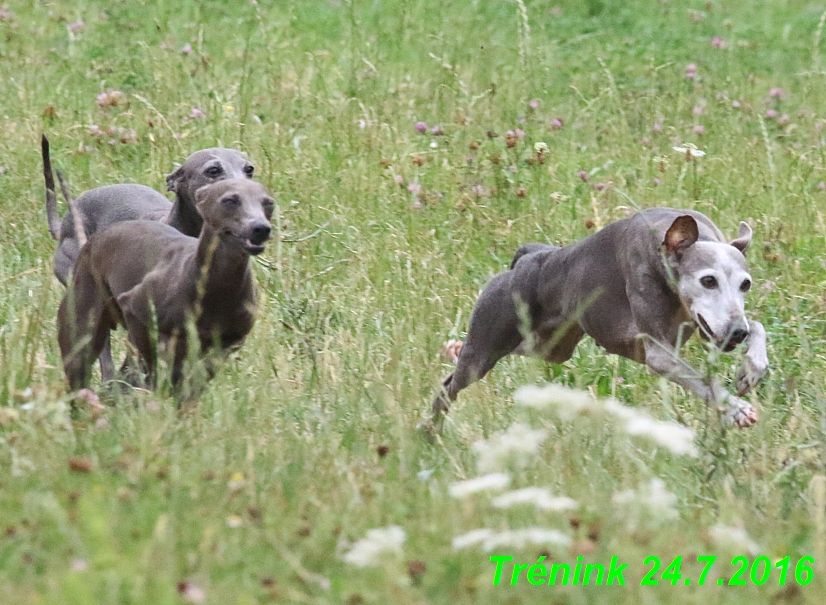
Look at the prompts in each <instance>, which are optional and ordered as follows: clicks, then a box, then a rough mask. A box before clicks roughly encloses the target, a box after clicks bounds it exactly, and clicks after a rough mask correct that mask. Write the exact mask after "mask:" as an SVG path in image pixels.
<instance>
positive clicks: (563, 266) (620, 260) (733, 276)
mask: <svg viewBox="0 0 826 605" xmlns="http://www.w3.org/2000/svg"><path fill="white" fill-rule="evenodd" d="M751 237H752V230H751V228H750V227H749V226H748V224H746V223H744V222H741V223H740V232H739V234H738V237H737V238H736V239H734V240H732V241H730V242H726V241H725V239H724V237H723V234H722V233H721V232H720V230H719V229H718V228H717V227H716V226H715V225H714V223H712V222H711V220H709V219H708V217H706V216H704V215H703V214H700V213H699V212H694V211H690V210H673V209H670V208H654V209H650V210H645V211H642V212H639V213H637V214H635V215H633V216H631V217H629V218H626V219H623V220H620V221H617V222H615V223H612V224H610V225H608V226H607V227H605V228H604V229H602V230H601V231H599V232H597V233H595V234H594V235H592V236H590V237H588V238H586V239H584V240H582V241H579V242H576V243H574V244H571V245H568V246H564V247H561V248H560V247H557V246H550V245H547V244H526V245H525V246H522V247H521V248H520V249H519V250H518V251H517V252H516V256H515V257H514V259H513V262H512V264H511V267H510V269H509V270H508V271H505V272H503V273H500V274H499V275H497V276H495V277H494V278H493V279H492V280H491V282H490V283H489V284H488V285H487V287H485V289H484V290H483V291H482V294H481V295H480V296H479V300H478V302H477V303H476V307H475V309H474V311H473V315H472V317H471V320H470V328H469V329H468V334H467V339H466V341H465V343H464V345H463V346H461V350H460V352H459V354H458V360H457V366H456V370H455V371H454V372H453V373H452V374H451V375H450V376H448V378H447V379H446V380H445V381H444V384H443V385H442V388H441V389H440V391H439V393H438V395H437V396H436V398H435V400H434V401H433V408H432V416H431V417H430V418H429V419H428V420H427V421H426V422H425V424H424V428H425V430H426V431H428V432H433V431H440V430H441V429H442V425H443V422H444V417H445V414H446V413H447V411H448V409H449V404H450V402H452V401H454V400H455V399H456V395H457V394H458V393H459V391H461V390H462V389H464V388H465V387H467V386H468V385H470V384H472V383H473V382H475V381H477V380H479V379H481V378H482V377H483V376H485V374H487V373H488V372H489V371H490V370H491V368H493V366H494V365H496V362H497V361H499V360H500V359H501V358H502V357H504V356H505V355H508V354H520V355H530V356H535V357H540V358H542V359H545V360H546V361H549V362H552V363H562V362H564V361H566V360H568V359H570V357H571V355H573V352H574V349H575V348H576V345H577V343H578V342H579V341H580V340H581V339H582V337H583V336H584V335H586V334H587V335H589V336H591V337H592V338H593V339H594V340H595V341H596V343H597V344H598V345H600V346H602V347H604V348H605V349H606V350H607V351H608V352H609V353H615V354H617V355H621V356H623V357H627V358H628V359H632V360H634V361H637V362H639V363H644V364H646V365H647V366H648V368H649V369H650V370H651V371H652V372H654V373H656V374H658V375H660V376H665V377H666V378H668V379H670V380H672V381H673V382H675V383H677V384H679V385H681V386H683V387H684V388H686V389H688V390H690V391H692V392H694V393H695V394H697V395H698V396H699V397H701V398H702V399H703V400H705V401H706V403H708V404H709V405H714V406H718V407H719V408H721V409H722V410H724V411H725V414H726V417H727V419H728V420H729V421H730V422H731V423H732V424H733V425H735V426H738V427H747V426H751V425H752V424H754V423H755V422H756V421H757V412H756V410H755V409H754V407H752V406H751V405H750V404H749V403H747V402H746V401H744V400H743V399H740V397H739V396H742V395H744V394H745V393H747V392H748V391H749V390H751V389H752V388H753V387H754V386H755V385H756V384H757V383H758V382H759V381H760V379H761V378H762V377H763V376H764V375H765V373H766V370H767V368H768V358H767V355H766V332H765V330H764V329H763V326H762V324H760V323H759V322H756V321H753V320H748V319H746V316H745V310H744V302H745V301H744V299H745V294H746V292H748V291H749V289H750V288H751V283H752V281H751V277H750V276H749V272H748V265H747V263H746V258H745V256H744V253H745V251H746V249H747V248H748V246H749V243H750V242H751ZM683 327H685V328H686V329H683ZM697 327H699V329H700V334H701V335H702V336H703V337H705V338H706V339H708V340H711V341H712V342H713V343H714V344H715V345H716V346H717V347H719V348H720V349H722V350H724V351H727V352H728V351H731V350H733V349H734V348H735V347H736V346H737V345H738V344H740V343H741V342H743V341H744V340H746V339H748V350H747V351H746V353H745V359H744V362H743V365H742V367H741V368H740V369H739V371H738V373H737V377H736V381H735V382H736V388H737V396H735V395H733V394H731V393H729V392H728V391H726V390H725V389H724V388H723V387H722V386H721V385H720V384H719V383H718V382H717V381H715V380H709V381H707V380H705V379H704V377H703V375H702V374H701V373H700V372H699V371H697V370H696V369H694V368H692V367H691V366H690V365H689V364H687V363H686V362H685V361H683V360H681V359H680V358H679V357H678V355H677V351H676V349H677V348H678V347H679V345H680V344H682V342H683V341H684V340H686V339H687V338H688V337H689V336H690V335H691V334H692V333H693V331H694V330H695V328H697Z"/></svg>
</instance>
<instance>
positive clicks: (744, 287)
mask: <svg viewBox="0 0 826 605" xmlns="http://www.w3.org/2000/svg"><path fill="white" fill-rule="evenodd" d="M749 290H751V280H750V279H744V280H743V283H742V284H740V292H748V291H749Z"/></svg>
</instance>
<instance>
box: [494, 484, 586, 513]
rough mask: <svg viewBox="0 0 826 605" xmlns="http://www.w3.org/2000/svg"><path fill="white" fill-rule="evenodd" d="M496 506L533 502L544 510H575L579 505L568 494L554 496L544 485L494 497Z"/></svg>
mask: <svg viewBox="0 0 826 605" xmlns="http://www.w3.org/2000/svg"><path fill="white" fill-rule="evenodd" d="M491 504H492V505H493V506H494V508H510V507H511V506H514V505H516V504H533V505H534V506H535V507H536V508H538V509H540V510H544V511H563V510H573V509H575V508H577V507H578V506H579V504H577V501H576V500H574V499H573V498H568V497H567V496H552V495H551V491H550V490H549V489H546V488H544V487H525V488H522V489H517V490H514V491H512V492H507V493H504V494H502V495H501V496H498V497H496V498H494V499H493V501H492V502H491Z"/></svg>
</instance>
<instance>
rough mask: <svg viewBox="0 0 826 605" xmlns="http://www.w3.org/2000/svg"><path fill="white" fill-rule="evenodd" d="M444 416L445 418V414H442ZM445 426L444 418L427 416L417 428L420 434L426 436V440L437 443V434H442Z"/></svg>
mask: <svg viewBox="0 0 826 605" xmlns="http://www.w3.org/2000/svg"><path fill="white" fill-rule="evenodd" d="M442 418H444V416H442ZM443 426H444V420H441V419H437V420H433V419H432V418H427V419H425V420H422V421H421V422H420V423H419V424H418V425H416V429H417V430H418V431H419V434H421V436H422V437H424V440H425V441H427V442H428V443H430V444H431V445H432V444H434V443H436V436H437V435H441V434H442V428H443Z"/></svg>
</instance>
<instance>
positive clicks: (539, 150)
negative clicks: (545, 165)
mask: <svg viewBox="0 0 826 605" xmlns="http://www.w3.org/2000/svg"><path fill="white" fill-rule="evenodd" d="M533 150H534V151H535V152H536V155H542V154H544V153H548V151H549V149H548V144H547V143H545V142H544V141H539V142H538V143H534V144H533Z"/></svg>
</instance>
